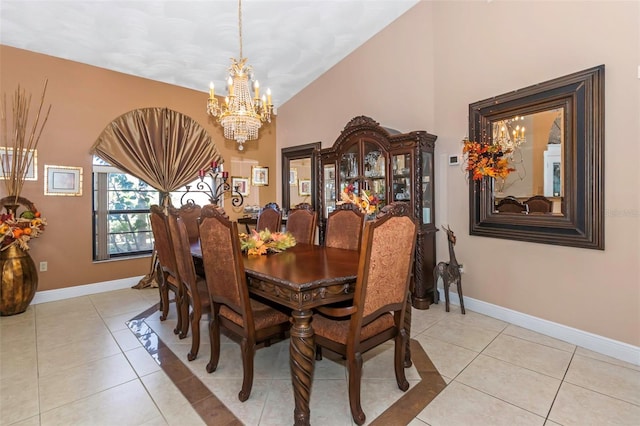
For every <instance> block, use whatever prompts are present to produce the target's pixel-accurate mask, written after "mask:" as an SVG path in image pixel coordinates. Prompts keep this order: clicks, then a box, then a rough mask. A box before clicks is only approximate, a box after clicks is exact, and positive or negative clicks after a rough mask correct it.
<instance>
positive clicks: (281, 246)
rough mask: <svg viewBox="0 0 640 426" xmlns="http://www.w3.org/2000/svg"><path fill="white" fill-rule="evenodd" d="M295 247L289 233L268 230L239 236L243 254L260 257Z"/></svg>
mask: <svg viewBox="0 0 640 426" xmlns="http://www.w3.org/2000/svg"><path fill="white" fill-rule="evenodd" d="M295 245H296V239H295V238H294V237H293V235H291V234H290V233H289V232H271V231H269V230H268V229H264V230H262V231H256V230H255V229H253V230H252V231H251V234H245V233H241V234H240V248H241V249H242V252H243V253H247V254H252V255H262V254H267V253H279V252H281V251H285V250H286V249H288V248H291V247H293V246H295Z"/></svg>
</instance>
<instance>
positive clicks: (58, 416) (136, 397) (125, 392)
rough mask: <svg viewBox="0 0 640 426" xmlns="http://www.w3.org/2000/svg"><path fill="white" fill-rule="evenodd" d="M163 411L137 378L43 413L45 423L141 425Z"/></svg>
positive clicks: (42, 420)
mask: <svg viewBox="0 0 640 426" xmlns="http://www.w3.org/2000/svg"><path fill="white" fill-rule="evenodd" d="M160 415H161V414H160V412H159V411H158V409H157V408H156V406H155V404H154V403H153V401H152V400H151V398H150V397H149V394H147V392H146V391H145V389H144V387H143V386H142V384H141V383H140V381H138V380H133V381H131V382H127V383H124V384H122V385H119V386H116V387H113V388H111V389H107V390H105V391H103V392H100V393H97V394H94V395H91V396H89V397H87V398H84V399H81V400H78V401H75V402H72V403H70V404H66V405H63V406H62V407H58V408H56V409H53V410H51V411H47V412H45V413H42V416H41V424H42V426H50V425H51V426H54V425H55V426H58V425H92V426H96V425H105V426H106V425H121V424H122V425H125V424H126V425H138V424H142V423H144V422H145V421H148V420H149V419H154V418H157V417H159V416H160Z"/></svg>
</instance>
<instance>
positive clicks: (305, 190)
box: [298, 179, 311, 195]
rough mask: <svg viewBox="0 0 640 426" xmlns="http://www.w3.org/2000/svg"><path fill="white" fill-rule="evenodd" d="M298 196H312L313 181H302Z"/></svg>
mask: <svg viewBox="0 0 640 426" xmlns="http://www.w3.org/2000/svg"><path fill="white" fill-rule="evenodd" d="M298 195H311V179H300V181H299V185H298Z"/></svg>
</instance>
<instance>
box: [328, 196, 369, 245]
mask: <svg viewBox="0 0 640 426" xmlns="http://www.w3.org/2000/svg"><path fill="white" fill-rule="evenodd" d="M363 224H364V213H362V212H361V211H360V209H358V208H357V206H355V204H342V205H340V206H337V208H336V210H334V211H332V212H331V213H329V216H328V217H327V228H326V232H325V238H324V245H325V246H327V247H335V248H343V249H347V250H359V249H360V241H361V238H362V228H363Z"/></svg>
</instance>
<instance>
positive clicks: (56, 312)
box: [35, 296, 96, 322]
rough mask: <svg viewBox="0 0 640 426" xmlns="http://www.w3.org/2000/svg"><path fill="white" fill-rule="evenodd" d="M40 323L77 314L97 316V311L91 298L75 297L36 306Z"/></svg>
mask: <svg viewBox="0 0 640 426" xmlns="http://www.w3.org/2000/svg"><path fill="white" fill-rule="evenodd" d="M35 308H36V309H35V310H36V318H37V319H38V321H54V322H55V321H56V319H58V318H59V317H61V316H64V315H69V314H76V315H80V316H82V315H83V314H86V315H95V313H96V309H95V307H94V306H93V303H91V300H90V299H89V296H81V297H74V298H72V299H64V300H58V301H55V302H47V303H39V304H37V305H35Z"/></svg>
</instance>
